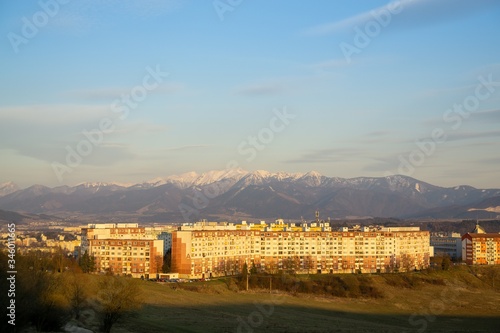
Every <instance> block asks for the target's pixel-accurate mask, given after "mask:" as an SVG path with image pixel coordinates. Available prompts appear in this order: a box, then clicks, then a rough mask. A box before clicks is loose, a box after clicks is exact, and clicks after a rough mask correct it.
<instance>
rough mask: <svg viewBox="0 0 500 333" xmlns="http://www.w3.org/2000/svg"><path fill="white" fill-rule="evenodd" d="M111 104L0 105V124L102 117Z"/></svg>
mask: <svg viewBox="0 0 500 333" xmlns="http://www.w3.org/2000/svg"><path fill="white" fill-rule="evenodd" d="M108 110H109V105H81V104H41V105H18V106H2V107H0V124H1V125H0V126H1V127H4V126H5V124H6V123H14V122H15V123H19V122H22V123H25V124H33V125H36V126H39V125H49V124H50V125H65V124H74V123H81V122H86V121H91V120H95V119H99V118H101V117H102V116H103V115H105V114H106V112H109V111H108Z"/></svg>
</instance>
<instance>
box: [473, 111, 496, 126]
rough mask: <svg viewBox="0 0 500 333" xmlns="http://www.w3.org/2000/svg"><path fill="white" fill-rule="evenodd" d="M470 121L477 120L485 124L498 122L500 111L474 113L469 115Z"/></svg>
mask: <svg viewBox="0 0 500 333" xmlns="http://www.w3.org/2000/svg"><path fill="white" fill-rule="evenodd" d="M471 119H472V120H474V119H477V120H479V121H482V122H485V123H493V122H495V123H497V122H500V109H499V110H489V111H479V112H474V113H472V114H471Z"/></svg>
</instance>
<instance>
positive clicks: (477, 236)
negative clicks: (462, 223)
mask: <svg viewBox="0 0 500 333" xmlns="http://www.w3.org/2000/svg"><path fill="white" fill-rule="evenodd" d="M462 258H463V260H464V261H465V263H466V264H467V265H500V233H498V234H494V233H487V232H486V231H485V230H484V229H483V228H482V227H480V226H479V224H477V225H476V228H475V229H474V231H473V232H471V233H466V234H465V235H463V236H462Z"/></svg>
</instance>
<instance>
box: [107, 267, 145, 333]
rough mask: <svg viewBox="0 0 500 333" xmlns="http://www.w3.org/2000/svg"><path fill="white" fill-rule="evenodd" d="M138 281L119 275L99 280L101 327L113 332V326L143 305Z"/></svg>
mask: <svg viewBox="0 0 500 333" xmlns="http://www.w3.org/2000/svg"><path fill="white" fill-rule="evenodd" d="M137 283H138V281H137V280H134V279H129V278H125V277H119V276H103V277H102V280H101V281H100V282H99V292H98V297H97V299H98V301H99V304H100V312H101V315H102V321H101V329H102V331H103V332H105V333H109V332H111V327H113V325H114V324H115V323H116V322H117V321H118V320H119V319H120V318H121V317H122V316H123V315H124V314H126V313H128V312H132V311H134V310H136V309H138V308H140V307H141V305H142V300H141V298H140V289H139V285H138V284H137Z"/></svg>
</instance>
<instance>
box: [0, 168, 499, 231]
mask: <svg viewBox="0 0 500 333" xmlns="http://www.w3.org/2000/svg"><path fill="white" fill-rule="evenodd" d="M2 186H3V187H0V190H1V189H4V191H5V192H3V193H6V194H4V195H2V196H1V197H0V209H5V210H10V211H23V212H30V213H36V214H39V213H43V214H52V215H58V214H61V215H68V214H97V215H99V214H104V215H106V214H107V215H110V214H111V215H114V214H124V216H127V217H128V216H131V215H135V216H142V217H144V218H145V219H148V220H155V221H177V222H179V221H185V220H194V219H197V218H214V219H217V218H218V217H220V219H226V218H228V217H231V216H233V217H235V218H236V217H242V218H252V217H255V218H276V217H282V218H291V219H293V218H299V217H300V216H311V217H312V216H313V214H314V211H315V210H320V212H321V213H322V215H323V216H325V217H332V218H335V217H337V218H339V217H340V218H341V217H345V216H377V217H409V216H421V217H434V216H439V217H455V216H470V215H471V214H477V212H479V211H480V212H481V214H482V215H481V216H492V217H494V216H496V214H498V212H497V206H499V205H500V204H498V203H497V199H491V198H498V197H500V190H497V189H488V190H482V189H476V188H473V187H470V186H457V187H450V188H444V187H439V186H434V185H431V184H428V183H426V182H423V181H420V180H417V179H414V178H411V177H406V176H401V175H394V176H388V177H357V178H338V177H327V176H324V175H321V174H320V173H318V172H316V171H310V172H307V173H305V174H302V173H287V172H269V171H265V170H257V171H251V172H249V171H245V170H242V169H231V170H213V171H207V172H204V173H197V172H188V173H183V174H179V175H171V176H167V177H162V178H155V179H152V180H150V181H147V182H144V183H141V184H135V185H131V186H130V184H119V183H99V182H97V183H81V184H78V185H77V186H73V187H71V186H59V187H55V188H49V187H46V186H41V185H34V186H31V187H29V188H26V189H23V190H19V188H17V187H16V186H15V184H9V183H7V184H2ZM16 189H17V190H16ZM0 193H1V192H0ZM489 199H491V200H493V201H485V200H489Z"/></svg>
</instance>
